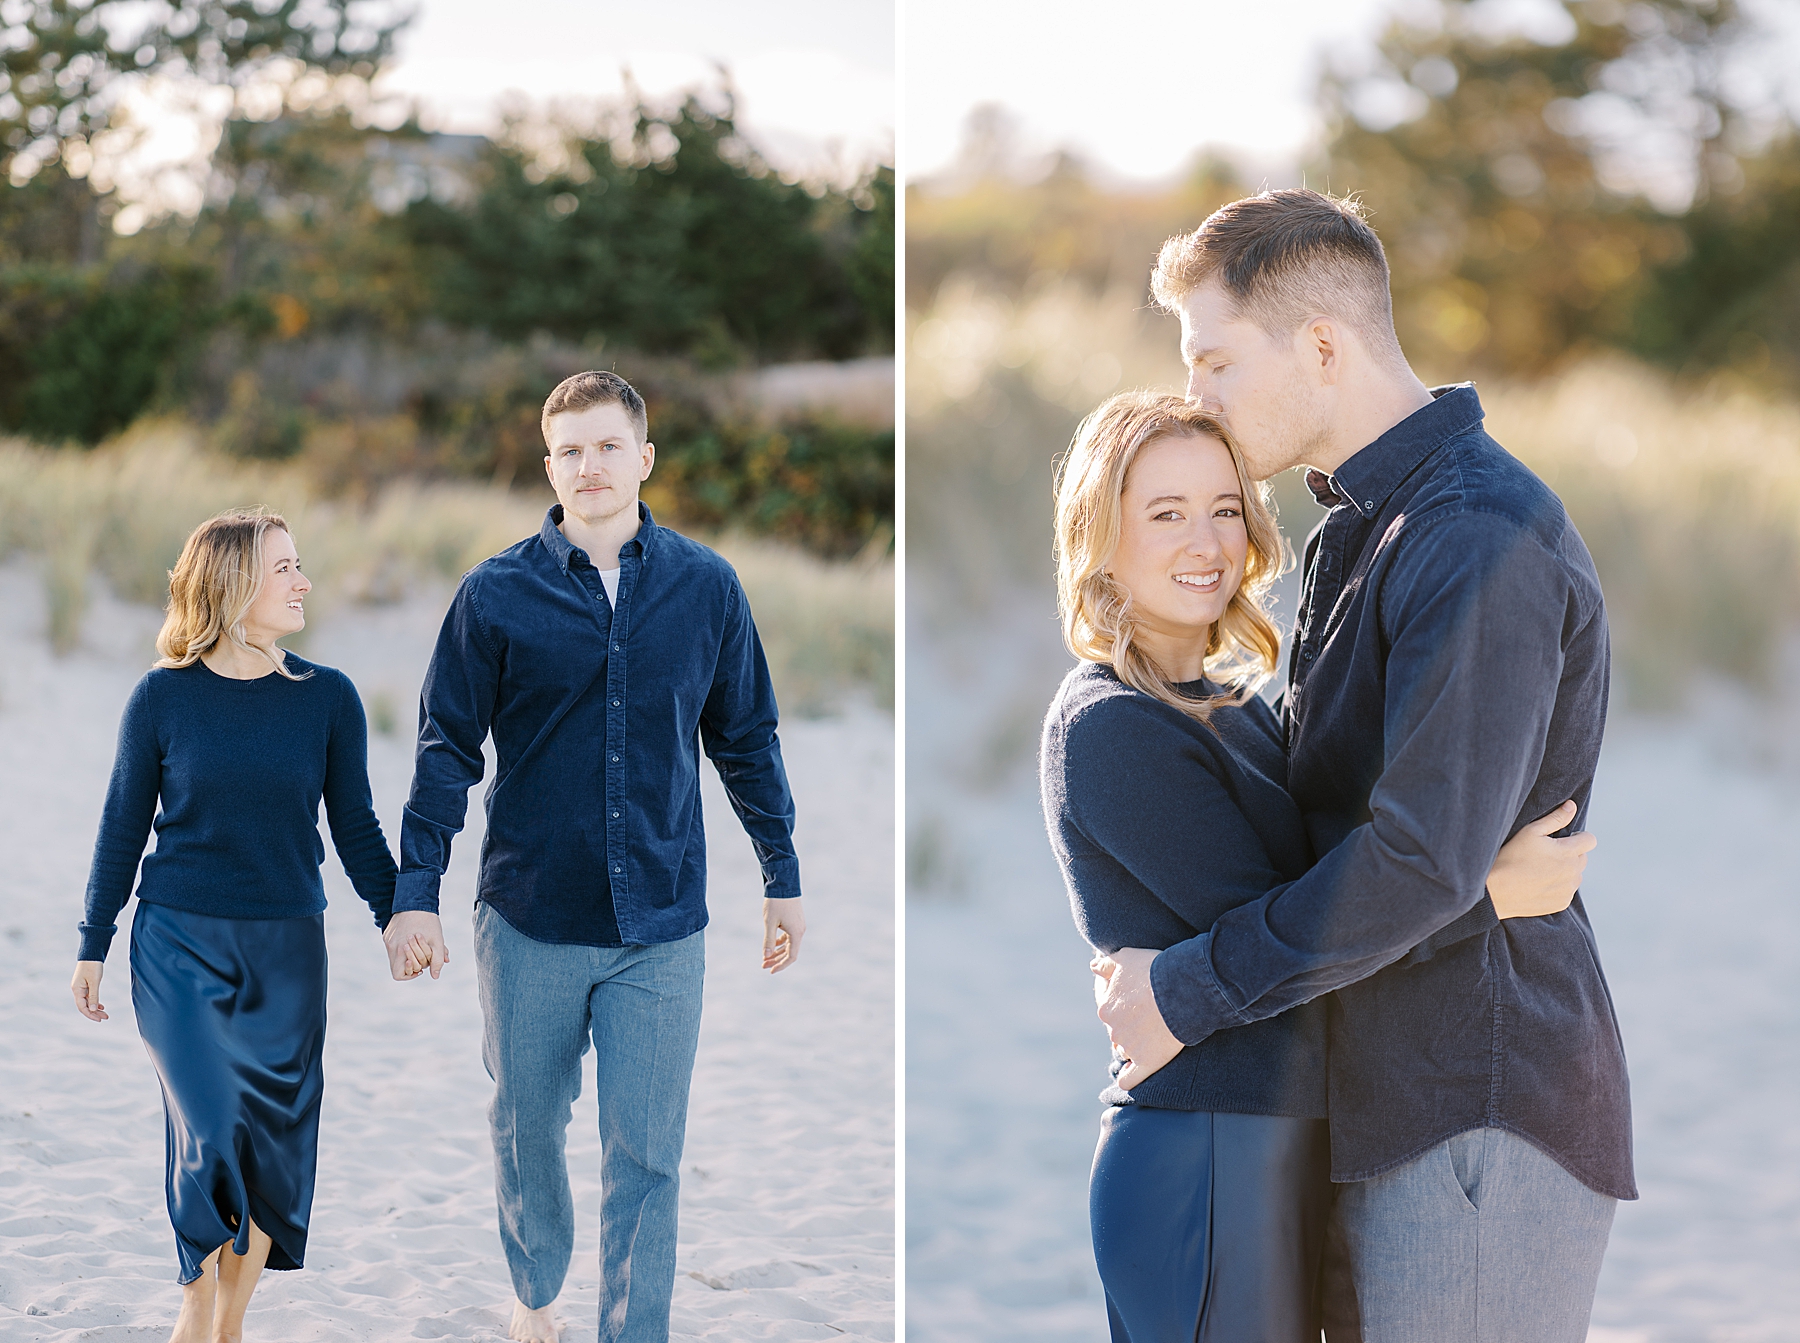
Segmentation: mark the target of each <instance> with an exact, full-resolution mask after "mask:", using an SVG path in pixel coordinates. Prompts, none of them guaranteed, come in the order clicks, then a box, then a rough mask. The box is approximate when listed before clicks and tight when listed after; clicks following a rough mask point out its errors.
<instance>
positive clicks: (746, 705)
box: [700, 578, 800, 899]
mask: <svg viewBox="0 0 1800 1343" xmlns="http://www.w3.org/2000/svg"><path fill="white" fill-rule="evenodd" d="M777 716H778V715H777V713H776V707H775V686H774V683H773V682H772V681H771V680H770V677H769V664H768V660H767V659H766V658H765V657H764V656H763V648H762V640H761V639H760V638H758V637H757V633H756V624H755V622H754V621H753V620H752V619H751V616H750V603H749V601H748V600H747V599H746V598H745V596H744V591H743V588H742V587H741V586H740V585H739V584H738V582H737V580H736V579H735V578H733V580H732V584H731V591H730V592H729V594H728V595H727V601H726V609H725V619H724V630H723V632H722V635H721V638H720V641H719V660H718V663H717V664H716V666H715V668H714V671H713V680H712V686H711V688H710V689H709V690H708V692H707V696H706V702H705V704H704V705H703V706H702V708H701V711H700V742H701V746H702V747H703V748H704V749H705V751H706V755H707V758H708V759H709V760H711V761H712V762H713V766H714V768H715V769H717V770H718V771H719V779H720V780H721V782H723V783H724V785H725V794H726V796H727V797H728V798H730V800H731V809H732V810H733V811H734V812H736V813H737V818H738V821H739V822H740V823H741V824H742V825H743V827H744V833H745V834H747V835H749V837H750V844H751V847H752V848H753V849H754V850H755V852H756V861H757V863H758V864H759V865H760V866H761V868H762V874H763V894H764V895H765V896H768V897H769V898H771V899H788V898H791V897H794V896H797V895H799V894H800V859H799V857H798V855H796V854H795V852H794V798H793V794H792V793H791V792H790V791H789V789H788V781H787V771H786V769H785V768H784V767H783V765H782V761H781V742H780V739H779V738H778V737H777V736H776V732H775V727H776V720H777Z"/></svg>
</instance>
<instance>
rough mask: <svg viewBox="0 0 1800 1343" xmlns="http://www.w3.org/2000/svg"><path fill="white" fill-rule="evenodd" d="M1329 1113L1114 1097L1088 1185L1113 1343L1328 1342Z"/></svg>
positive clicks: (1103, 1119)
mask: <svg viewBox="0 0 1800 1343" xmlns="http://www.w3.org/2000/svg"><path fill="white" fill-rule="evenodd" d="M1330 1205H1331V1157H1330V1140H1329V1136H1328V1131H1327V1128H1326V1123H1325V1121H1324V1120H1323V1119H1290V1118H1285V1117H1281V1116H1275V1115H1240V1114H1219V1113H1214V1112H1211V1111H1206V1110H1159V1109H1155V1108H1152V1107H1149V1106H1142V1105H1115V1106H1113V1107H1112V1108H1111V1109H1109V1110H1108V1111H1107V1112H1106V1113H1105V1115H1103V1116H1102V1117H1101V1120H1100V1145H1099V1147H1098V1148H1096V1149H1095V1152H1094V1170H1093V1175H1092V1176H1091V1178H1090V1180H1089V1182H1088V1215H1089V1219H1090V1222H1091V1225H1092V1230H1093V1236H1094V1261H1095V1264H1096V1265H1097V1266H1098V1268H1099V1270H1100V1283H1101V1285H1102V1286H1103V1287H1104V1288H1105V1289H1106V1313H1107V1319H1108V1322H1109V1323H1110V1325H1111V1326H1112V1338H1113V1343H1319V1327H1320V1321H1319V1315H1320V1309H1319V1306H1320V1302H1319V1264H1320V1257H1321V1255H1322V1253H1323V1249H1324V1244H1325V1226H1326V1220H1327V1217H1328V1214H1329V1211H1330Z"/></svg>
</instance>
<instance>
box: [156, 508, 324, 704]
mask: <svg viewBox="0 0 1800 1343" xmlns="http://www.w3.org/2000/svg"><path fill="white" fill-rule="evenodd" d="M276 529H279V530H281V531H284V532H285V531H288V525H287V519H286V518H284V517H282V516H281V515H280V514H279V513H270V512H268V511H267V510H266V509H261V508H232V509H227V510H226V511H225V512H223V513H221V514H219V515H218V516H217V517H216V518H208V519H207V520H206V521H205V522H203V523H201V524H200V525H199V526H198V527H196V528H194V534H193V535H192V536H190V537H188V539H187V544H186V545H184V546H183V547H182V548H181V558H180V559H178V560H176V561H175V567H174V568H173V569H171V570H170V571H169V605H168V614H167V615H166V616H165V617H164V618H163V627H162V631H161V632H160V633H159V634H158V635H157V636H156V651H157V652H158V653H160V654H162V656H161V657H159V658H158V659H157V660H156V665H157V666H158V667H191V666H193V665H194V663H196V662H198V661H199V660H200V657H201V655H202V654H203V653H206V652H208V651H210V650H211V649H212V648H213V647H214V646H216V645H217V644H218V643H219V641H220V640H221V639H224V640H229V641H230V642H232V643H234V644H236V645H237V646H238V647H239V648H241V649H243V650H244V651H246V652H257V653H261V654H262V655H263V656H264V657H266V658H268V659H269V661H270V662H272V663H274V664H275V670H276V672H277V673H278V674H280V675H282V676H285V677H287V678H288V680H290V681H299V680H304V679H305V678H304V677H301V676H296V675H295V674H294V673H293V672H291V671H289V670H288V668H287V662H286V659H284V658H282V657H280V656H279V655H278V653H279V650H277V653H270V652H268V651H267V650H266V649H261V648H257V647H256V646H255V645H254V644H252V643H250V642H249V641H247V640H246V639H245V638H244V617H245V616H246V615H247V614H249V611H250V608H251V606H252V605H254V604H255V602H256V599H257V597H259V596H260V595H261V594H262V588H263V561H264V546H263V538H264V537H266V536H267V535H268V534H269V532H270V531H272V530H276Z"/></svg>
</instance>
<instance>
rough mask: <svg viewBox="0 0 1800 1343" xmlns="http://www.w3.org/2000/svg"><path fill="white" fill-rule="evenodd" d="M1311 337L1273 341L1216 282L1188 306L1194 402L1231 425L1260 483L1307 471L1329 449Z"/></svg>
mask: <svg viewBox="0 0 1800 1343" xmlns="http://www.w3.org/2000/svg"><path fill="white" fill-rule="evenodd" d="M1306 335H1307V327H1306V326H1304V325H1303V326H1302V327H1301V328H1300V330H1298V331H1296V332H1294V333H1293V335H1292V336H1289V337H1281V336H1270V335H1268V334H1267V333H1266V332H1264V331H1263V330H1262V328H1261V327H1259V326H1257V325H1256V324H1255V323H1254V322H1252V321H1250V320H1248V319H1247V318H1243V317H1238V316H1237V315H1236V314H1235V313H1234V311H1233V309H1232V305H1231V302H1230V299H1229V298H1228V297H1227V295H1226V293H1225V289H1224V286H1222V285H1221V284H1219V283H1218V282H1217V281H1216V280H1213V281H1208V282H1207V283H1206V284H1203V285H1201V286H1200V287H1199V288H1198V289H1196V290H1194V291H1193V292H1191V293H1190V294H1188V295H1187V297H1186V298H1184V299H1183V300H1182V301H1181V359H1182V362H1183V363H1184V364H1186V365H1187V370H1188V381H1187V397H1188V400H1189V401H1193V402H1196V403H1198V404H1200V405H1201V406H1202V407H1204V408H1205V409H1206V410H1209V411H1211V412H1212V413H1213V414H1215V415H1218V416H1219V417H1220V418H1221V419H1223V420H1224V421H1225V424H1226V427H1228V428H1229V429H1230V430H1231V432H1232V433H1233V434H1234V435H1236V437H1237V441H1238V445H1239V447H1240V448H1242V450H1243V453H1244V465H1245V466H1246V467H1248V468H1249V471H1250V474H1251V476H1252V477H1254V478H1255V479H1257V480H1267V479H1268V478H1269V477H1270V476H1273V475H1277V474H1279V473H1280V472H1282V471H1285V470H1287V469H1288V468H1289V467H1292V466H1298V465H1300V464H1301V463H1303V462H1305V461H1307V460H1308V458H1309V457H1310V456H1311V455H1312V453H1313V451H1314V449H1316V448H1317V447H1319V446H1320V445H1321V444H1322V443H1323V442H1324V439H1325V434H1326V432H1327V429H1328V422H1327V415H1326V408H1325V406H1324V405H1323V404H1321V399H1320V397H1319V392H1320V391H1321V390H1322V389H1321V388H1320V385H1319V383H1320V378H1319V367H1318V361H1317V360H1316V359H1314V358H1309V357H1308V354H1309V345H1308V342H1307V340H1306Z"/></svg>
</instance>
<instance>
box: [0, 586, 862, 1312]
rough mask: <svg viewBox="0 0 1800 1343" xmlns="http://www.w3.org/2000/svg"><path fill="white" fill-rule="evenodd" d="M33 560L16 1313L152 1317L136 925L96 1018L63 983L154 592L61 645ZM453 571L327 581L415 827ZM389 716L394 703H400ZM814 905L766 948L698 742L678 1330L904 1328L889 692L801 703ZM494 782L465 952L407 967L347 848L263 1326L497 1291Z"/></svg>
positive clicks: (13, 616) (580, 1145)
mask: <svg viewBox="0 0 1800 1343" xmlns="http://www.w3.org/2000/svg"><path fill="white" fill-rule="evenodd" d="M40 589H41V583H40V581H39V579H38V578H37V576H36V574H35V571H34V570H33V568H32V567H31V566H30V565H29V564H27V563H24V562H19V561H15V562H13V563H10V564H8V565H6V566H4V567H0V635H3V637H4V638H5V641H6V643H7V646H8V648H9V650H10V655H9V657H8V658H7V660H6V664H5V666H4V667H0V854H3V855H4V857H3V859H0V864H3V868H4V877H3V878H0V1021H3V1022H4V1024H5V1027H6V1029H5V1031H4V1032H3V1033H0V1338H3V1339H6V1340H8V1341H9V1343H10V1341H12V1340H19V1341H20V1343H24V1341H25V1340H30V1341H31V1343H72V1341H73V1340H75V1339H82V1340H146V1341H148V1340H161V1339H164V1338H166V1337H167V1334H168V1330H169V1327H170V1325H171V1324H172V1322H173V1320H174V1316H175V1311H176V1308H177V1306H178V1303H179V1299H180V1292H179V1289H178V1288H177V1287H176V1286H175V1284H174V1253H173V1245H172V1235H171V1232H170V1230H169V1227H168V1222H167V1218H166V1216H165V1213H164V1210H163V1194H162V1179H163V1120H162V1112H161V1103H160V1099H159V1095H158V1089H157V1082H156V1077H155V1074H154V1073H153V1072H152V1070H151V1068H150V1064H149V1061H148V1059H147V1058H146V1056H145V1053H144V1049H143V1046H142V1044H141V1042H140V1041H139V1039H138V1036H137V1032H136V1029H135V1026H134V1023H133V1021H132V1016H131V1004H130V983H129V981H130V975H129V969H128V964H127V952H128V940H127V939H128V936H129V924H128V923H125V922H124V921H123V920H122V923H121V931H120V935H119V937H118V939H117V940H116V941H115V943H114V947H113V952H112V955H111V957H110V958H109V960H108V962H107V976H106V980H105V983H104V985H103V989H102V995H101V996H102V1000H103V1001H104V1003H105V1004H106V1007H107V1009H108V1010H109V1012H110V1013H111V1015H112V1019H111V1020H110V1021H107V1022H104V1023H99V1024H96V1023H91V1022H88V1021H85V1020H83V1019H82V1018H81V1017H79V1016H78V1015H77V1014H76V1013H75V1011H74V1009H73V1008H72V1006H71V1005H70V1000H69V995H68V991H67V987H66V986H67V981H68V978H69V974H70V971H71V969H72V957H73V955H74V950H75V940H76V939H75V924H76V922H77V921H78V919H79V916H80V908H81V893H82V888H83V885H84V883H85V880H86V872H87V863H88V858H89V854H90V851H91V847H92V843H93V837H94V829H95V824H96V821H97V819H98V816H99V810H100V804H101V800H102V797H103V794H104V791H105V787H106V778H107V772H108V770H109V768H110V766H111V759H112V751H113V737H114V733H115V731H116V729H117V724H118V715H119V710H120V707H121V705H122V704H123V702H124V699H125V696H126V694H127V693H128V691H129V690H130V688H131V686H132V684H133V683H134V682H135V680H136V679H137V677H138V675H139V674H140V673H141V672H142V670H143V668H144V667H145V666H146V665H147V664H148V662H149V660H150V658H151V657H152V656H153V653H152V652H151V651H150V641H151V639H152V638H153V636H154V633H155V630H156V628H157V625H158V623H159V616H158V613H156V612H154V611H151V610H148V609H146V608H142V607H131V606H126V605H122V604H120V603H116V602H111V601H108V600H105V599H104V598H101V599H99V600H97V601H96V604H95V606H94V608H93V610H92V611H91V612H90V614H89V617H88V619H87V622H86V625H85V627H84V638H83V645H82V647H81V648H80V649H79V650H78V651H77V652H75V653H73V654H71V655H70V656H68V657H65V658H53V657H52V656H51V654H50V653H49V651H48V649H47V647H46V645H45V642H44V639H43V636H42V630H43V628H44V615H43V598H42V595H41V590H40ZM446 595H447V594H440V595H439V596H438V597H437V598H436V599H435V600H433V599H425V598H420V599H415V600H410V601H408V602H406V603H404V604H401V605H397V606H389V607H382V608H351V607H347V606H340V607H338V608H336V609H335V610H334V611H333V612H332V613H331V616H330V618H329V620H328V621H327V622H326V623H325V624H324V625H323V626H322V628H320V629H319V630H318V631H317V632H316V635H315V636H314V637H312V638H311V639H310V641H309V642H308V643H307V644H306V645H305V647H304V649H303V650H302V651H304V652H305V653H306V655H307V656H309V657H313V658H315V659H317V660H319V661H322V662H325V663H328V664H331V665H334V666H338V667H341V668H343V669H344V670H345V671H346V672H348V673H349V674H350V675H351V676H352V677H353V678H354V679H355V681H356V683H357V685H358V687H359V689H360V690H361V691H362V695H363V699H364V702H365V704H366V705H367V706H368V707H369V710H370V716H371V720H372V722H373V723H374V725H375V726H376V728H377V729H378V730H377V731H375V732H373V733H372V735H371V741H370V774H371V778H372V781H373V784H374V791H375V801H376V808H377V811H378V812H379V813H380V815H381V819H382V824H383V826H384V828H385V830H386V832H387V835H388V839H389V843H390V845H391V846H393V847H396V848H397V846H398V835H399V821H400V810H401V805H402V803H403V802H404V800H405V794H406V788H407V783H408V780H409V779H410V777H411V741H410V731H409V729H410V725H411V723H412V722H413V718H414V712H415V704H416V694H417V687H418V683H419V677H420V674H421V673H422V671H423V669H424V665H425V661H426V658H427V657H428V655H429V652H430V647H431V640H432V639H433V638H434V637H435V634H436V628H437V622H438V619H439V615H440V613H441V611H442V600H443V597H444V596H446ZM383 729H384V730H383ZM782 739H783V745H784V753H785V756H786V761H787V766H788V772H789V775H790V778H791V779H792V781H793V787H794V792H795V795H796V801H797V806H798V809H799V816H800V821H799V827H798V831H797V841H798V845H799V850H800V856H801V867H802V879H803V882H804V885H805V889H806V894H807V897H808V900H807V905H808V915H809V918H810V920H811V927H810V929H809V932H808V937H807V940H806V943H805V947H804V953H803V957H802V959H801V961H800V963H799V964H798V965H796V966H795V967H794V968H793V969H792V970H790V971H787V972H785V973H783V974H781V975H778V976H774V977H770V976H767V975H764V974H763V973H761V972H760V970H759V969H758V968H757V966H758V961H759V954H760V936H761V933H760V890H761V881H760V876H759V874H758V871H757V868H756V864H755V862H754V859H753V857H752V854H751V851H750V846H749V842H748V840H747V839H746V838H745V836H744V834H743V832H742V830H741V829H740V828H739V827H738V825H737V823H736V821H735V819H734V818H733V816H732V815H731V812H730V808H729V806H728V804H727V803H726V800H725V797H724V793H723V791H722V790H721V789H720V788H719V787H718V784H717V780H716V777H715V776H713V775H712V773H711V771H710V770H703V775H704V776H705V778H706V779H707V781H708V788H707V794H706V808H707V814H706V820H707V831H708V842H709V849H708V856H709V865H710V871H711V881H710V887H709V904H710V907H711V911H712V923H711V926H710V928H709V929H708V932H707V961H708V963H707V990H706V1012H705V1018H704V1024H703V1027H702V1033H701V1040H700V1055H699V1061H698V1064H697V1067H696V1072H695V1076H694V1085H693V1105H692V1111H691V1115H690V1120H689V1125H688V1136H687V1148H686V1155H685V1158H684V1162H683V1173H682V1207H681V1236H680V1245H679V1259H678V1266H677V1279H676V1289H675V1303H674V1327H673V1332H674V1335H675V1337H678V1338H693V1339H721V1340H723V1339H730V1340H747V1339H779V1340H810V1339H868V1340H891V1339H892V1338H893V1337H894V1309H893V1280H894V1275H893V1227H894V1206H893V1180H894V1160H893V1133H894V1124H893V1063H892V1060H893V1037H894V1031H893V1024H894V1023H893V965H894V960H893V895H892V873H893V861H892V854H893V825H892V818H893V791H892V790H893V720H892V719H891V717H889V716H888V715H887V714H885V713H881V712H879V711H877V710H874V709H852V710H848V711H846V712H844V713H842V714H841V715H839V716H837V717H834V718H831V719H826V720H819V721H791V720H790V721H789V722H788V723H785V724H784V725H783V730H782ZM480 816H481V808H480V798H479V792H476V793H473V794H472V795H471V805H470V826H469V829H468V830H467V831H465V833H464V834H463V836H462V837H461V838H460V839H459V840H458V843H457V847H456V858H455V861H454V864H453V866H452V868H451V870H450V872H449V874H448V875H447V877H446V880H445V883H444V921H445V931H446V934H447V937H448V940H449V943H450V947H451V957H452V960H451V964H450V966H449V967H448V969H447V970H446V972H445V974H444V977H443V979H442V980H440V981H438V982H435V983H427V982H414V983H409V984H397V983H394V982H393V981H392V980H391V979H390V978H389V977H388V974H387V968H386V963H385V960H384V958H383V956H382V952H381V947H380V942H379V938H378V935H377V933H376V930H375V928H374V925H373V923H372V921H371V920H370V918H369V915H368V911H367V909H366V907H365V906H363V904H362V902H361V901H360V900H358V899H357V898H356V896H355V894H354V892H352V891H351V889H350V887H349V884H348V882H347V881H346V880H345V879H344V877H343V874H342V872H341V870H339V868H338V867H337V860H336V857H335V855H333V856H331V857H328V858H327V861H326V866H325V872H326V889H327V892H328V894H329V897H330V901H331V908H330V912H329V913H328V914H327V916H326V924H327V929H328V938H329V948H330V955H331V997H330V1003H329V1013H330V1023H331V1024H330V1029H329V1035H328V1039H327V1044H326V1050H325V1076H326V1091H325V1105H324V1118H323V1124H322V1128H321V1133H320V1162H319V1186H318V1193H317V1199H316V1202H315V1204H314V1211H313V1221H312V1237H311V1244H310V1247H309V1250H308V1256H307V1266H306V1268H305V1270H303V1271H301V1272H294V1273H271V1274H268V1275H266V1276H265V1278H264V1279H263V1285H262V1287H261V1288H260V1290H259V1291H258V1293H257V1296H256V1299H255V1302H254V1304H253V1306H252V1308H251V1312H250V1316H249V1321H248V1333H247V1337H248V1338H250V1339H261V1340H313V1339H318V1340H326V1339H331V1340H343V1339H358V1340H399V1339H420V1338H423V1339H446V1340H451V1339H454V1340H489V1339H496V1338H501V1337H503V1336H504V1329H505V1324H506V1320H507V1311H508V1308H509V1305H510V1299H511V1289H510V1285H509V1283H508V1279H507V1275H506V1270H505V1265H504V1263H503V1261H502V1260H501V1257H500V1246H499V1241H498V1237H497V1235H496V1232H495V1226H494V1217H495V1214H494V1205H493V1176H492V1164H491V1155H490V1152H489V1147H488V1140H487V1129H486V1119H485V1113H484V1112H485V1106H486V1103H487V1098H488V1096H489V1095H490V1094H491V1089H492V1084H491V1082H490V1081H489V1080H488V1077H487V1075H486V1073H485V1072H484V1071H483V1069H482V1066H481V1062H480V1058H479V1053H478V1047H479V1026H480V1021H479V1015H480V1014H479V1009H478V1007H477V1003H476V997H475V981H474V975H473V955H472V952H471V950H470V934H469V915H470V907H471V904H472V901H473V894H474V879H475V871H476V858H477V854H478V851H479V843H480ZM592 1089H593V1066H592V1059H591V1057H590V1059H589V1063H588V1070H587V1078H586V1082H585V1085H584V1093H583V1097H582V1100H581V1101H578V1102H577V1104H576V1109H575V1118H574V1121H573V1123H572V1124H571V1126H570V1129H569V1164H570V1169H571V1175H572V1178H573V1181H574V1187H575V1196H576V1216H577V1237H576V1244H575V1254H574V1262H573V1266H572V1268H571V1271H570V1277H569V1283H568V1286H567V1288H566V1289H565V1292H564V1294H563V1297H562V1299H561V1312H560V1313H561V1314H562V1316H563V1317H564V1318H565V1320H566V1321H568V1322H569V1323H570V1324H571V1325H572V1326H573V1327H572V1328H570V1329H569V1330H568V1331H567V1332H566V1333H565V1338H566V1339H568V1340H571V1341H573V1340H580V1339H592V1338H593V1337H594V1326H595V1320H596V1284H597V1277H598V1264H597V1253H598V1248H597V1247H598V1215H599V1214H598V1207H599V1185H598V1171H599V1140H598V1137H597V1136H596V1134H595V1131H594V1120H593V1108H592V1106H593V1101H592Z"/></svg>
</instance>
